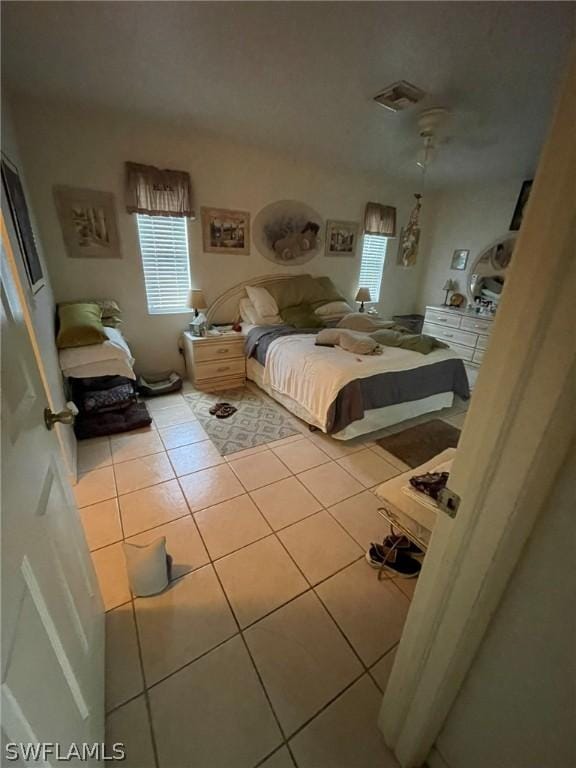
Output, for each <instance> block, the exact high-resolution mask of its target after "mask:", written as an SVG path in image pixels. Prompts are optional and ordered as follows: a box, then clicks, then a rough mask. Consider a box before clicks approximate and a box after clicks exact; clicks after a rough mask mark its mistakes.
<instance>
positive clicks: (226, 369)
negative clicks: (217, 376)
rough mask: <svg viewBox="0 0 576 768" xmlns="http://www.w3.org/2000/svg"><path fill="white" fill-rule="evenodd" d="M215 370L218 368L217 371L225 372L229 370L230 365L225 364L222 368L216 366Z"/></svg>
mask: <svg viewBox="0 0 576 768" xmlns="http://www.w3.org/2000/svg"><path fill="white" fill-rule="evenodd" d="M217 370H218V373H225V372H226V371H229V370H230V366H229V365H225V366H224V367H223V368H218V369H217Z"/></svg>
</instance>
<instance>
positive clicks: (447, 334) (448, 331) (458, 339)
mask: <svg viewBox="0 0 576 768" xmlns="http://www.w3.org/2000/svg"><path fill="white" fill-rule="evenodd" d="M423 332H424V333H426V334H428V335H429V336H436V338H437V339H440V340H441V341H445V342H446V343H447V344H463V345H464V346H468V347H475V346H476V334H475V333H468V331H461V330H459V329H458V328H444V327H443V326H440V325H432V323H424V330H423Z"/></svg>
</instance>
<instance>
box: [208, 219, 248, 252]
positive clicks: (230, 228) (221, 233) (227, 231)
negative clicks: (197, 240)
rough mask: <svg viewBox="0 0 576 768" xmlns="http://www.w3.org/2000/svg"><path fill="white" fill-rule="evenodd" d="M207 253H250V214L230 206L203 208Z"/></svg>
mask: <svg viewBox="0 0 576 768" xmlns="http://www.w3.org/2000/svg"><path fill="white" fill-rule="evenodd" d="M202 245H203V248H204V252H205V253H230V254H245V255H249V254H250V214H249V213H248V211H231V210H229V209H228V208H202Z"/></svg>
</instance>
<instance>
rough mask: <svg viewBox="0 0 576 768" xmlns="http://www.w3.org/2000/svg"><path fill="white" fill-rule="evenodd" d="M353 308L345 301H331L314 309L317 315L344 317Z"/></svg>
mask: <svg viewBox="0 0 576 768" xmlns="http://www.w3.org/2000/svg"><path fill="white" fill-rule="evenodd" d="M353 311H354V310H353V309H352V307H351V306H350V305H349V304H348V303H347V302H346V301H331V302H329V303H328V304H323V305H322V306H321V307H318V309H316V310H314V314H315V315H318V317H344V315H348V314H350V312H353Z"/></svg>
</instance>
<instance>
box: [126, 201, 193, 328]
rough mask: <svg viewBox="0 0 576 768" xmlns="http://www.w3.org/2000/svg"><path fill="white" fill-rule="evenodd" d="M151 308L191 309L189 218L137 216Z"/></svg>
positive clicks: (160, 310) (157, 310) (161, 310)
mask: <svg viewBox="0 0 576 768" xmlns="http://www.w3.org/2000/svg"><path fill="white" fill-rule="evenodd" d="M136 221H137V223H138V238H139V240H140V254H141V256H142V266H143V268H144V281H145V283H146V297H147V299H148V312H149V313H150V314H152V315H157V314H164V313H166V314H167V313H170V312H188V311H189V307H188V292H189V290H190V259H189V256H188V229H187V226H186V219H185V218H181V217H175V216H145V215H142V214H138V215H137V216H136Z"/></svg>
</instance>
